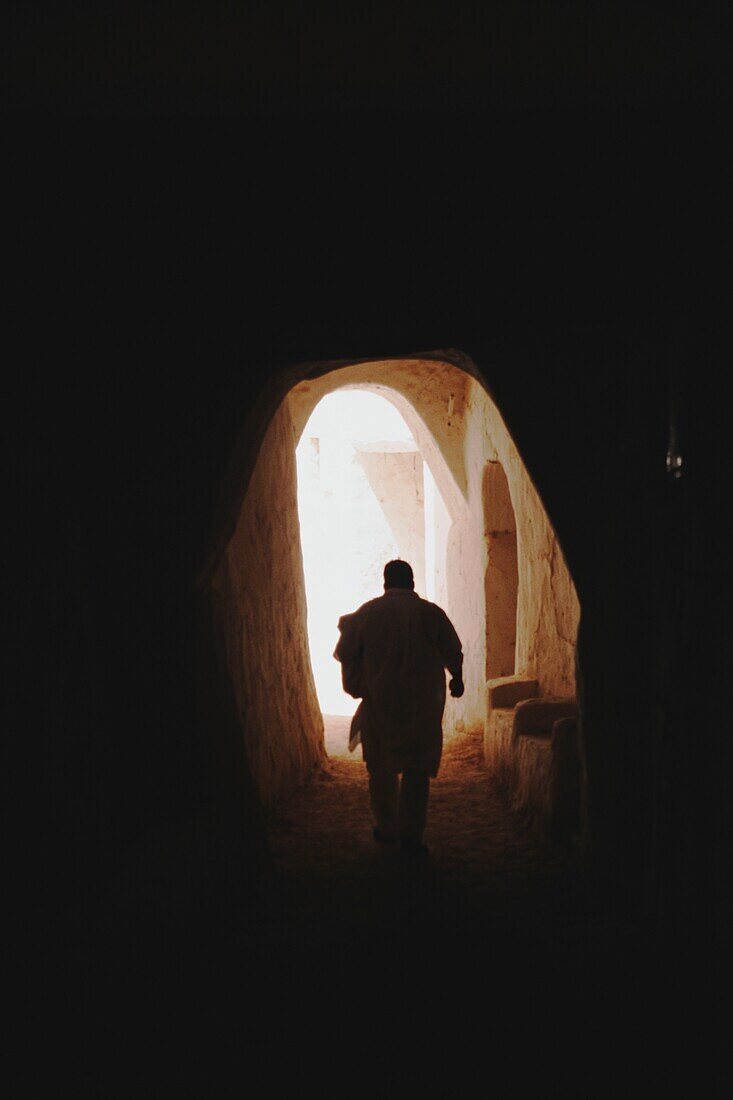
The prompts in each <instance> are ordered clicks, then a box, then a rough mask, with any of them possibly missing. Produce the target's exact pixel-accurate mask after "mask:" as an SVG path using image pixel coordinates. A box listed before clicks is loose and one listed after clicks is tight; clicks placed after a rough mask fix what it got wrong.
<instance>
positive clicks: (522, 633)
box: [465, 379, 580, 695]
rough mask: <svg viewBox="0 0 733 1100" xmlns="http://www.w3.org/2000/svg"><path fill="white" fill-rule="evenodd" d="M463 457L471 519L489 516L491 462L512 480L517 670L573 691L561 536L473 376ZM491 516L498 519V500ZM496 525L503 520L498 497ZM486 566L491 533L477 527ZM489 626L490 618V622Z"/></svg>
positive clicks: (573, 624) (569, 603) (568, 584)
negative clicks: (486, 482)
mask: <svg viewBox="0 0 733 1100" xmlns="http://www.w3.org/2000/svg"><path fill="white" fill-rule="evenodd" d="M465 417H466V428H465V458H466V473H467V483H468V496H469V503H470V505H471V507H470V515H471V521H472V523H473V524H474V525H475V526H477V525H478V524H479V523H483V522H484V517H483V509H482V507H480V506H479V502H480V499H481V493H482V491H483V478H484V476H485V467H486V463H487V461H489V460H491V459H492V458H493V459H495V460H497V461H499V462H500V463H501V466H502V468H503V470H504V472H505V474H506V478H507V481H508V483H509V493H510V496H511V503H512V508H513V511H514V518H515V522H516V531H517V564H518V573H519V577H518V582H519V585H518V596H517V632H516V659H515V671H516V672H517V673H518V674H520V675H526V676H527V677H530V678H532V679H536V680H537V681H538V683H539V691H540V693H541V694H545V695H573V694H575V650H576V641H577V634H578V622H579V619H580V604H579V602H578V596H577V592H576V590H575V586H574V584H573V581H572V578H571V576H570V571H569V569H568V566H567V563H566V561H565V557H564V555H563V552H562V549H561V547H560V545H559V542H558V539H557V535H556V533H555V531H554V529H553V527H552V524H551V523H550V520H549V518H548V516H547V512H546V511H545V508H544V506H543V504H542V501H541V499H540V497H539V494H538V492H537V490H536V488H535V486H534V485H533V483H532V480H531V478H530V476H529V473H528V472H527V468H526V466H525V465H524V462H523V461H522V459H521V456H520V454H519V452H518V450H517V447H516V445H515V444H514V442H513V440H512V438H511V436H510V434H509V432H508V431H507V428H506V426H505V424H504V422H503V420H502V418H501V416H500V414H499V412H498V410H497V408H496V405H495V404H494V402H493V401H492V400H491V399H490V397H489V396H488V394H487V393H486V390H485V389H484V388H483V386H481V385H480V384H479V383H478V382H477V381H475V380H474V379H470V380H469V391H468V395H467V402H466V412H465ZM487 503H488V508H487V517H486V519H487V520H488V525H489V527H491V526H492V519H491V513H492V504H491V501H490V500H489V501H488V502H487ZM498 507H499V514H498V515H497V517H496V519H497V521H498V526H501V525H502V524H503V522H504V519H503V517H502V516H501V510H502V509H501V501H499V502H498ZM472 541H473V542H474V544H478V545H481V547H482V554H483V555H484V559H483V563H482V564H483V567H484V569H485V567H486V566H487V565H488V557H487V555H488V543H487V532H486V531H485V530H482V531H481V533H480V535H479V532H478V530H476V531H475V532H474V534H473V537H472ZM487 629H488V630H490V629H491V624H490V623H488V624H487Z"/></svg>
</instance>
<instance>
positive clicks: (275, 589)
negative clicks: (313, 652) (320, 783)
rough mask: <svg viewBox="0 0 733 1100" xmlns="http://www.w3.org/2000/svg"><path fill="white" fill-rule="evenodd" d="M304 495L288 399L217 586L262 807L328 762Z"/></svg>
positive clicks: (264, 452) (250, 487) (259, 466)
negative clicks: (315, 663)
mask: <svg viewBox="0 0 733 1100" xmlns="http://www.w3.org/2000/svg"><path fill="white" fill-rule="evenodd" d="M296 490H297V483H296V468H295V450H294V446H293V428H292V420H291V416H290V411H289V408H288V401H287V398H286V399H285V400H284V401H283V402H282V404H281V405H280V407H279V409H278V411H277V412H276V414H275V416H274V417H273V419H272V420H271V421H270V424H269V426H268V429H267V433H266V435H265V439H264V442H263V444H262V448H261V450H260V454H259V458H258V460H257V463H256V466H255V468H254V471H253V473H252V477H251V479H250V482H249V485H248V487H247V492H246V495H245V498H244V503H243V506H242V509H241V512H240V515H239V520H238V522H237V526H236V530H235V532H234V536H233V538H232V539H231V541H230V542H229V544H228V546H227V549H226V553H225V555H224V559H223V561H222V563H221V565H220V566H219V569H218V571H217V573H216V576H215V579H214V588H215V590H216V591H217V594H218V595H219V602H220V607H221V609H222V618H223V623H224V629H225V633H226V647H227V659H228V663H229V671H230V675H231V678H232V683H233V685H234V692H235V697H236V702H237V707H238V710H239V715H240V720H241V725H242V730H243V735H244V740H245V749H246V752H247V757H248V760H249V764H250V768H251V771H252V776H253V779H254V782H255V784H256V786H257V789H258V792H259V795H260V799H261V801H262V804H263V805H264V806H269V805H272V804H273V803H274V802H276V801H278V800H279V799H281V798H283V797H285V796H286V795H288V794H289V793H290V792H291V791H292V790H294V789H295V788H296V787H298V786H299V785H301V784H302V783H303V782H304V781H305V780H306V779H307V778H308V776H309V775H310V774H311V773H312V772H313V770H314V768H315V767H316V766H317V765H318V764H319V763H320V762H321V761H322V760H323V758H324V754H325V750H324V747H323V719H322V717H321V712H320V709H319V707H318V702H317V698H316V691H315V684H314V682H313V674H312V671H311V665H310V657H309V653H308V641H307V633H306V603H305V585H304V579H303V564H302V558H301V553H300V530H299V525H298V510H297V500H296Z"/></svg>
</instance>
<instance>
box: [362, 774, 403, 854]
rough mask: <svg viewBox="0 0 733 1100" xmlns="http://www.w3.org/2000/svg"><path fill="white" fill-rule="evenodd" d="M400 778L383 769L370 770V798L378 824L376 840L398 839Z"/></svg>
mask: <svg viewBox="0 0 733 1100" xmlns="http://www.w3.org/2000/svg"><path fill="white" fill-rule="evenodd" d="M398 791H399V777H398V776H397V775H395V774H394V772H390V771H385V770H384V769H383V768H370V769H369V798H370V801H371V804H372V813H373V814H374V821H375V822H376V826H377V831H378V834H379V835H378V836H377V833H375V839H378V840H395V839H396V838H397V797H398Z"/></svg>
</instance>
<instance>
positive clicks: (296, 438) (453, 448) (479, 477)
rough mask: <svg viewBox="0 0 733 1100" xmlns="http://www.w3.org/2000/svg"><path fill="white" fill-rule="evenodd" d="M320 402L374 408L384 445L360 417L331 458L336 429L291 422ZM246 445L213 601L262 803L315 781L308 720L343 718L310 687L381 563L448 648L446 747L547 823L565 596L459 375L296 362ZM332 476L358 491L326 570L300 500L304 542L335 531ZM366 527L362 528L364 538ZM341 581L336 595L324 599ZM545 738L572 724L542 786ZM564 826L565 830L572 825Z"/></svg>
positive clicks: (489, 424)
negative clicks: (383, 408) (409, 568)
mask: <svg viewBox="0 0 733 1100" xmlns="http://www.w3.org/2000/svg"><path fill="white" fill-rule="evenodd" d="M329 396H330V397H331V398H332V399H333V400H340V401H345V400H346V401H353V400H354V399H355V398H356V397H358V396H361V397H362V399H369V400H370V401H372V402H373V401H380V400H381V401H383V402H384V403H385V404H386V403H388V404H389V405H390V406H391V407H392V412H393V413H396V414H399V416H398V419H399V418H401V426H400V428H399V430H398V431H396V433H393V436H394V437H393V438H385V437H384V430H383V429H380V430H379V431H377V430H376V429H374V430H373V431H371V433H370V432H367V431H365V428H366V424H367V418H365V417H364V416H362V417H361V418H360V420H359V421H358V426H359V425H360V426H361V435H362V438H361V439H360V438H359V431H358V430H357V432H356V436H354V433H353V432H352V433H351V435H352V438H351V440H350V441H347V440H346V439H345V437H344V436H345V424H346V421H345V418H344V417H343V416H342V417H341V421H340V422H339V423H338V425H337V428H336V429H335V434H332V436H331V437H329V436H328V433H326V434H323V433H322V432H321V434H318V432H316V431H315V430H311V428H309V427H308V425H309V422H311V418H312V417H313V416H317V415H319V414H318V411H317V410H318V407H319V405H320V403H321V402H323V401H324V399H325V398H328V397H329ZM325 407H326V405H325V404H324V405H323V408H325ZM255 420H256V423H255V422H254V421H255ZM313 423H315V421H313ZM346 434H348V433H346ZM243 439H244V440H245V443H246V445H247V446H248V447H250V451H249V454H248V455H243V456H240V457H239V459H238V461H239V462H241V464H242V466H241V468H242V469H243V470H244V473H243V474H242V473H240V474H239V475H237V476H239V477H240V484H241V485H242V491H241V496H240V497H239V504H238V506H237V507H236V508H235V510H234V512H233V513H232V518H231V528H232V532H231V536H230V537H229V539H228V542H227V543H226V546H225V548H224V549H223V552H222V555H221V559H220V561H219V565H218V568H217V569H216V571H215V576H214V589H215V593H216V599H217V607H218V622H219V628H220V631H221V634H222V635H223V637H224V639H225V650H226V662H227V665H228V673H229V676H230V678H231V682H232V685H233V691H234V696H235V701H236V708H237V712H238V717H239V722H240V725H241V729H242V736H243V738H244V742H245V749H246V754H247V759H248V764H249V768H250V771H251V774H252V778H253V780H254V783H255V786H256V789H257V792H258V794H259V798H260V801H261V803H262V805H263V806H265V807H268V806H272V805H274V804H276V803H278V802H279V801H281V800H282V799H284V798H286V797H288V796H289V795H290V794H291V793H293V792H294V791H295V790H296V789H297V788H298V787H301V786H303V785H304V784H305V783H307V782H308V781H309V779H310V778H311V776H312V775H313V774H314V772H315V771H317V770H318V769H319V768H321V769H322V768H323V767H324V765H325V762H326V759H327V748H326V741H325V739H324V720H323V714H324V712H325V713H329V711H331V710H336V712H337V716H338V711H339V710H341V711H342V713H341V715H340V717H341V718H342V720H343V721H347V720H348V716H349V712H350V709H351V701H350V700H349V703H348V704H347V705H345V700H346V699H347V698H348V697H345V696H343V694H342V693H341V690H340V682H339V683H338V684H337V687H336V693H337V694H336V695H334V694H333V693H332V694H331V696H329V695H328V691H327V689H326V688H324V687H320V686H317V680H319V677H320V675H321V670H322V669H323V668H324V667H325V668H327V669H328V670H329V672H328V675H329V676H330V681H331V685H332V687H333V685H334V681H335V680H336V681H338V677H339V669H338V665H337V663H336V662H335V661H333V659H332V653H333V647H334V644H335V638H336V623H337V621H338V617H339V615H340V614H344V613H346V612H349V611H352V610H354V609H355V607H356V606H358V605H359V603H361V602H364V601H363V599H361V596H362V595H365V598H370V597H372V596H376V595H379V594H380V592H381V576H380V575H379V574H380V571H381V568H382V567H383V565H384V560H385V555H386V557H387V558H389V557H392V556H400V557H406V558H407V559H408V560H409V558H410V557H412V558H413V559H414V560H413V562H412V564H413V566H414V567H416V573H417V575H418V577H419V580H418V590H419V591H420V590H421V589H422V592H421V594H423V595H425V596H427V597H428V598H430V597H431V591H432V597H433V599H434V601H435V602H437V603H439V604H441V606H443V607H444V609H445V610H446V612H447V613H448V615H449V617H450V618H451V620H452V621H453V623H454V624H455V626H456V629H457V630H458V633H459V636H460V637H461V640H462V643H463V649H464V654H465V663H464V680H465V685H466V690H465V694H464V695H463V697H462V698H461V699H449V700H448V702H447V705H446V711H445V716H444V728H445V730H446V732H447V733H448V734H449V735H450V733H452V732H456V733H460V734H467V735H470V736H472V737H475V738H477V740H478V742H480V744H481V746H482V753H483V759H484V761H485V765H486V767H487V768H488V769H489V770H490V771H492V772H493V773H494V774H495V775H496V776H497V778H498V779H499V780H500V781H501V782H502V783H504V784H505V785H506V786H507V787H508V789H509V790H510V791H511V792H512V797H513V798H514V801H515V803H516V805H517V806H518V807H519V808H524V809H527V810H530V809H533V810H534V811H536V812H538V813H539V814H540V816H542V815H544V816H545V817H548V815H549V816H552V806H551V804H552V801H553V798H555V795H556V793H557V791H558V790H561V789H563V790H566V791H567V790H571V792H572V797H571V800H572V801H573V804H574V806H576V808H577V804H578V795H577V788H578V783H579V782H581V780H582V777H581V778H579V775H580V771H581V768H580V763H579V760H580V752H579V750H578V746H577V741H578V733H577V717H578V715H577V705H576V701H575V647H576V637H577V627H578V621H579V613H580V608H579V604H578V599H577V595H576V592H575V587H574V584H573V581H572V578H571V576H570V573H569V570H568V567H567V564H566V562H565V559H564V556H563V554H562V550H561V548H560V545H559V542H558V538H557V535H556V533H555V531H554V529H553V527H552V524H551V522H550V520H549V517H548V516H547V513H546V512H545V509H544V507H543V504H542V501H541V499H540V497H539V494H538V493H537V490H536V489H535V486H534V484H533V482H532V479H531V477H530V475H529V473H528V471H527V469H526V468H525V466H524V463H523V461H522V459H521V456H520V454H519V452H518V450H517V447H516V445H515V443H514V441H513V439H512V437H511V435H510V434H509V431H508V430H507V427H506V425H505V423H504V421H503V419H502V417H501V415H500V413H499V410H498V409H497V407H496V405H495V403H494V401H493V400H492V397H491V395H490V393H489V391H488V389H487V387H486V385H485V383H484V381H483V379H482V378H481V376H480V375H479V372H478V371H477V369H476V368H475V366H474V365H473V364H472V363H471V361H470V360H469V359H468V358H467V357H465V356H462V355H461V354H460V353H451V355H450V357H447V356H446V355H445V354H441V353H435V354H430V355H423V356H421V357H420V358H403V359H389V360H378V361H376V360H375V361H359V362H347V363H340V364H304V365H302V366H301V367H299V368H293V369H291V370H290V371H289V372H287V373H285V374H284V375H283V377H282V379H281V380H280V388H279V390H278V391H277V392H275V393H272V394H270V395H269V397H268V400H267V402H265V404H264V405H263V406H261V407H260V408H258V409H257V410H255V412H254V413H253V423H252V424H251V425H250V426H249V428H248V430H247V431H246V432H245V433H244V436H243ZM252 440H254V441H255V443H256V446H253V445H252ZM347 443H348V446H349V447H350V448H351V451H350V452H349V457H348V462H345V461H344V456H345V455H346V453H347V452H346V451H344V450H343V448H344V447H345V446H346V445H347ZM339 449H340V450H339ZM339 455H340V457H339ZM327 468H328V470H329V471H330V472H328V476H326V473H327ZM426 471H427V474H426ZM347 475H348V476H347ZM348 477H351V478H353V479H355V480H354V482H353V484H352V487H351V493H352V499H351V503H350V504H349V505H348V507H346V509H343V508H342V511H341V519H340V520H337V521H336V523H337V526H336V530H337V531H339V532H340V533H339V534H338V535H337V539H336V541H335V542H334V540H332V543H333V545H334V547H338V549H339V553H338V554H337V555H336V558H335V559H333V560H331V559H327V557H324V553H323V550H320V551H319V550H318V545H317V540H316V541H313V540H312V538H311V535H310V534H309V533H308V531H307V523H306V522H305V521H304V518H303V513H302V512H301V514H300V515H299V504H298V493H299V483H300V485H301V488H303V487H306V486H307V489H305V488H304V489H303V491H305V492H309V493H310V495H311V504H312V505H314V506H315V507H314V510H313V511H312V513H311V515H312V517H313V522H314V524H315V526H316V527H317V526H320V527H321V528H322V529H325V525H326V519H327V516H328V513H329V509H330V510H331V512H332V513H333V516H338V509H337V508H336V507H335V505H334V504H333V501H334V500H335V497H334V498H327V497H326V495H325V493H326V489H327V483H328V484H330V486H331V488H330V490H329V491H333V489H334V486H335V485H336V483H337V482H338V481H339V479H342V480H344V479H346V480H348ZM329 478H330V479H331V481H330V482H329ZM324 479H325V480H324ZM431 481H432V482H434V488H433V487H432V486H431ZM389 483H392V484H393V488H394V486H395V485H397V484H399V485H400V486H401V489H400V491H399V492H397V493H396V495H395V494H392V495H391V496H390V495H389V494H386V493H385V492H384V490H385V487H386V486H387V485H388V484H389ZM359 494H361V498H360V496H359ZM400 494H402V496H400ZM405 494H407V495H406V496H405ZM380 496H381V497H382V499H381V500H380V499H379V498H380ZM410 496H411V503H410V507H406V505H405V500H406V499H407V497H410ZM388 497H389V499H388ZM359 500H361V503H360V504H359ZM400 500H401V501H402V503H401V504H400ZM357 505H359V507H357ZM359 508H362V509H363V511H362V512H361V513H360V515H361V518H358V517H357V512H358V511H359ZM370 516H371V520H370V519H369V517H370ZM377 521H378V522H377ZM329 522H330V521H329ZM370 522H373V523H374V531H373V532H371V533H368V537H366V538H364V531H365V528H366V529H368V528H369V525H370ZM339 524H340V526H339ZM377 529H379V531H381V534H380V535H379V537H377V536H376V534H375V532H376V530H377ZM345 532H346V533H347V534H348V538H346V535H345ZM321 534H322V531H321ZM426 536H427V537H426ZM338 540H340V542H341V545H340V546H338ZM380 540H381V541H380ZM395 549H396V551H397V553H395V552H394V551H395ZM360 554H362V557H363V560H362V561H361V563H359V555H360ZM370 555H371V557H370ZM309 559H310V560H312V561H315V562H316V569H317V570H320V579H319V581H318V585H320V589H319V591H320V596H317V597H313V596H311V599H310V611H309V600H308V596H307V584H306V569H308V571H309V572H310V567H309V566H308V561H309ZM341 569H343V571H344V577H343V584H345V585H346V587H345V588H344V587H343V586H342V587H339V585H341V584H342V582H341V581H339V583H336V577H337V574H338V573H339V570H341ZM360 583H361V585H362V588H361V590H360V591H358V590H357V589H358V585H359V584H360ZM349 585H350V586H351V588H350V589H349ZM364 585H366V588H365V587H364ZM355 586H356V587H355ZM317 587H318V586H317ZM339 593H340V594H339ZM349 593H350V594H349ZM319 601H320V602H321V606H322V610H323V611H324V614H323V615H322V616H321V625H320V626H319V627H318V628H317V629H316V622H315V618H314V616H313V610H312V609H313V606H314V605H315V604H316V603H318V602H319ZM331 604H333V606H331ZM309 624H310V629H311V630H312V631H313V632H314V633H313V634H312V636H311V638H310V640H309ZM318 631H320V634H319V637H318V638H317V639H316V638H315V633H318ZM329 690H330V689H329ZM324 692H325V693H326V694H324ZM321 696H322V701H323V705H322V701H321ZM338 696H340V701H339V700H338ZM329 699H330V701H329ZM562 721H566V724H567V723H570V725H571V726H572V724H573V722H575V726H574V727H573V728H572V730H571V732H568V733H567V734H566V738H567V737H569V738H570V739H571V740H572V746H571V747H570V749H568V751H565V753H564V757H563V759H566V760H569V761H570V765H567V766H565V770H566V771H567V767H570V769H571V771H572V773H573V774H572V776H571V777H570V778H568V775H564V776H561V778H560V781H558V777H557V774H556V773H557V766H556V765H557V761H558V760H559V759H560V756H562V754H560V756H558V754H557V753H555V742H556V737H555V733H556V731H555V726H556V725H557V723H558V722H562ZM566 748H567V746H566ZM359 751H360V750H359ZM553 792H555V793H553ZM572 816H573V827H576V826H577V819H578V814H577V812H576V811H574V813H573V815H572Z"/></svg>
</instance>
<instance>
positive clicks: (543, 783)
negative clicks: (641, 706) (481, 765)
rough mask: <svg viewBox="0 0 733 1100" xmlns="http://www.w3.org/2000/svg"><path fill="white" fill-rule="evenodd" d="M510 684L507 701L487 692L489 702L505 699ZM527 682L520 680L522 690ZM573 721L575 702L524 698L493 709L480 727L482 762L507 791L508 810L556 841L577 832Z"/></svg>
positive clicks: (577, 775)
mask: <svg viewBox="0 0 733 1100" xmlns="http://www.w3.org/2000/svg"><path fill="white" fill-rule="evenodd" d="M507 679H510V678H509V677H507ZM511 680H512V681H514V683H513V684H512V685H510V686H509V688H508V692H509V695H508V698H507V695H502V693H501V690H499V691H498V692H497V691H496V690H493V691H491V692H490V694H489V700H490V701H491V700H495V699H497V698H498V699H499V700H500V701H508V699H511V697H512V693H516V692H517V691H518V690H519V689H518V687H517V684H516V681H517V680H518V678H517V677H512V678H511ZM490 683H492V682H491V681H490ZM532 683H534V682H533V681H524V684H525V688H524V690H525V691H529V690H530V687H531V684H532ZM493 685H495V682H493ZM493 685H492V686H493ZM495 686H496V687H499V685H495ZM535 692H536V685H535ZM577 719H578V706H577V702H576V701H575V699H572V698H558V697H555V696H537V695H536V694H533V695H531V696H530V697H527V695H526V694H525V695H524V697H523V698H519V699H517V701H516V702H515V704H514V705H513V706H512V705H508V706H493V707H492V708H491V709H490V711H489V716H488V718H487V720H486V724H485V727H484V760H485V762H486V765H487V767H488V768H489V769H490V770H491V771H492V772H493V773H494V774H495V775H496V777H497V779H498V780H499V782H500V783H501V784H502V785H503V786H505V787H506V789H507V790H508V792H509V798H510V804H511V806H512V808H513V809H515V810H517V811H518V812H520V813H522V814H523V815H524V816H525V817H526V818H527V819H530V820H532V822H533V823H534V824H536V825H537V826H538V827H539V829H540V831H542V832H547V833H549V834H552V835H554V836H556V837H557V838H558V839H561V840H569V839H570V837H571V836H572V834H573V833H574V832H577V831H578V830H579V815H580V752H579V745H578V722H577Z"/></svg>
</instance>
